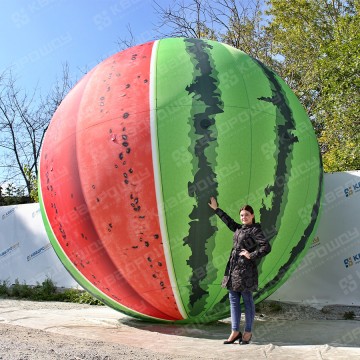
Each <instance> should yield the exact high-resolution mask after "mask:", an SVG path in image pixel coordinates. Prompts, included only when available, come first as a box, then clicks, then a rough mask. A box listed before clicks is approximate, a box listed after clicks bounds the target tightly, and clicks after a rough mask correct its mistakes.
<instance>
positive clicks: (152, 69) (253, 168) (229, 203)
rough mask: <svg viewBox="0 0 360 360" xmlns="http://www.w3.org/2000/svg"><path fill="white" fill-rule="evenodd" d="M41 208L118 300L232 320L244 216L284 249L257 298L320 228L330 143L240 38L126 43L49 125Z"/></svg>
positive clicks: (60, 249) (172, 315) (277, 249)
mask: <svg viewBox="0 0 360 360" xmlns="http://www.w3.org/2000/svg"><path fill="white" fill-rule="evenodd" d="M39 187H40V198H41V200H40V202H41V208H42V215H43V219H44V223H45V226H46V229H47V232H48V235H49V237H50V239H51V242H52V245H53V247H54V249H55V251H56V253H57V255H58V256H59V258H60V260H61V261H62V262H63V264H64V266H65V267H66V268H67V270H68V271H69V272H70V273H71V275H72V276H73V277H74V278H75V279H76V280H77V282H78V283H79V284H80V285H81V286H82V287H84V288H85V289H86V290H88V291H89V292H90V293H92V294H93V295H94V296H96V297H97V298H98V299H100V300H101V301H103V302H104V303H105V304H107V305H108V306H110V307H112V308H114V309H116V310H119V311H122V312H124V313H126V314H128V315H131V316H134V317H137V318H141V319H147V320H160V321H177V322H184V323H185V322H210V321H214V320H216V319H221V318H224V317H227V316H228V315H229V304H228V295H227V291H226V290H225V289H222V288H221V286H220V283H221V279H222V277H223V273H224V268H225V265H226V262H227V259H228V256H229V252H230V250H231V247H232V233H231V232H230V231H229V230H228V229H227V228H226V227H225V226H224V224H223V223H222V222H221V220H219V219H218V218H217V216H216V215H214V212H213V210H212V209H210V207H209V206H208V202H209V198H210V196H215V197H216V198H217V200H218V202H219V205H220V207H221V208H223V209H224V210H225V211H226V212H227V213H228V214H229V215H231V216H232V217H233V218H235V219H236V220H238V219H239V217H238V216H239V215H238V214H239V208H240V206H242V205H244V204H246V203H249V204H250V205H252V206H253V207H254V209H255V211H256V220H257V221H260V222H261V223H262V226H263V229H264V231H265V233H266V235H267V236H268V237H269V239H270V242H271V244H272V252H271V253H270V254H269V255H268V256H266V257H265V258H264V259H263V260H262V262H261V263H259V272H260V278H259V290H258V292H257V293H255V294H254V295H255V299H256V301H257V302H259V301H261V300H263V299H264V298H266V297H267V296H268V295H270V294H271V293H272V292H273V291H275V290H276V288H278V287H279V286H280V285H281V284H282V283H283V282H284V281H285V280H286V278H287V277H288V276H289V275H290V273H291V272H292V270H294V268H295V266H296V264H297V263H299V261H300V260H301V258H302V256H303V255H304V254H305V251H306V249H307V247H308V245H309V244H310V243H311V240H312V239H311V237H312V235H313V234H314V231H315V229H316V224H317V218H318V217H317V215H318V213H319V207H320V197H321V192H322V168H321V161H320V155H319V149H318V145H317V141H316V137H315V135H314V131H313V129H312V126H311V123H310V120H309V118H308V117H307V115H306V113H305V112H304V110H303V108H302V107H301V105H300V103H299V101H298V100H297V99H296V97H295V96H294V94H293V93H292V92H291V91H290V89H289V88H288V86H287V85H286V84H285V83H284V82H283V81H282V80H281V79H280V78H279V77H278V76H277V75H276V74H275V73H274V72H272V71H271V70H269V69H268V68H267V67H265V66H264V65H263V64H262V63H260V62H258V61H256V60H255V59H253V58H251V57H249V56H248V55H246V54H245V53H243V52H241V51H239V50H237V49H234V48H232V47H230V46H227V45H224V44H221V43H217V42H212V41H205V40H199V39H184V38H170V39H164V40H160V41H155V42H149V43H146V44H143V45H139V46H135V47H133V48H130V49H127V50H125V51H122V52H120V53H118V54H115V55H113V56H111V57H110V58H108V59H107V60H105V61H103V62H102V63H100V64H99V65H98V66H96V67H95V68H94V69H93V70H92V71H90V72H89V73H88V74H87V75H86V76H85V77H84V78H83V79H82V80H81V81H80V82H79V83H78V84H77V85H76V86H75V87H74V89H73V90H72V91H71V92H70V93H69V94H68V95H67V97H66V98H65V99H64V101H63V102H62V103H61V105H60V106H59V108H58V110H57V111H56V113H55V115H54V117H53V119H52V121H51V124H50V126H49V128H48V130H47V132H46V136H45V139H44V142H43V148H42V153H41V160H40V186H39Z"/></svg>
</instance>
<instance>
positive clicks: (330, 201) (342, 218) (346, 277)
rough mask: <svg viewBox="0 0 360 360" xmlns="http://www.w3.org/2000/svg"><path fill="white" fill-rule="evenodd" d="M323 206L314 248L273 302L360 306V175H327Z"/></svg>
mask: <svg viewBox="0 0 360 360" xmlns="http://www.w3.org/2000/svg"><path fill="white" fill-rule="evenodd" d="M322 205H323V207H322V214H321V218H320V222H319V227H318V230H317V234H316V236H315V238H314V240H313V244H312V246H311V248H310V249H309V250H308V252H307V254H306V255H305V257H304V258H303V260H302V262H301V263H300V265H299V266H298V268H297V269H296V270H295V272H294V273H293V274H292V275H291V276H290V278H289V279H288V280H287V281H286V283H285V284H283V285H282V286H281V287H280V288H279V289H278V290H277V291H276V292H275V293H273V294H272V295H271V296H270V297H269V299H272V300H281V301H288V302H295V303H305V304H311V305H315V306H316V305H318V306H319V307H321V306H323V305H324V304H329V305H330V304H341V305H360V295H359V294H360V171H349V172H341V173H333V174H325V177H324V196H323V202H322ZM294 216H296V214H294Z"/></svg>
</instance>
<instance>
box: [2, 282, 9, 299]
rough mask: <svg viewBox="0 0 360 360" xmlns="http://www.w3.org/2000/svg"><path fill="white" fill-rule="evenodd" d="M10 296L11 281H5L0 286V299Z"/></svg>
mask: <svg viewBox="0 0 360 360" xmlns="http://www.w3.org/2000/svg"><path fill="white" fill-rule="evenodd" d="M8 295H9V281H7V280H3V282H2V283H1V284H0V297H6V296H8Z"/></svg>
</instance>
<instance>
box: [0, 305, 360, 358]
mask: <svg viewBox="0 0 360 360" xmlns="http://www.w3.org/2000/svg"><path fill="white" fill-rule="evenodd" d="M36 304H37V303H34V302H28V303H27V302H23V303H22V306H23V307H24V308H26V307H27V306H28V307H29V309H34V307H35V308H36ZM78 305H79V304H69V303H43V302H42V303H41V308H42V309H44V307H45V308H48V309H73V308H74V307H76V306H78ZM39 306H40V305H39ZM351 312H352V313H353V314H354V316H355V317H354V319H355V320H359V319H360V307H354V306H335V305H331V306H326V307H324V308H323V309H321V310H319V309H315V308H313V307H310V306H303V305H294V304H286V303H280V302H273V301H272V302H266V301H265V302H263V303H262V304H260V305H259V306H257V315H256V317H257V319H258V320H259V319H261V320H267V319H268V320H272V319H285V320H299V319H301V320H314V319H319V320H341V319H344V314H345V313H351ZM227 321H228V320H227ZM0 337H1V340H0V359H1V360H38V359H41V360H55V359H56V360H58V359H59V360H65V359H66V360H77V359H85V360H115V359H126V360H128V359H148V360H152V359H157V360H166V359H184V357H178V356H176V355H173V354H172V355H167V354H163V353H161V354H159V353H155V352H152V351H149V350H145V349H141V348H139V347H131V346H127V345H123V344H114V343H108V342H102V341H92V340H87V339H80V338H74V337H71V336H66V335H61V334H55V333H51V332H48V331H42V330H36V329H30V328H26V327H22V326H16V325H9V324H6V323H1V322H0ZM188 359H189V358H188ZM192 359H195V358H194V357H192ZM198 359H199V358H198Z"/></svg>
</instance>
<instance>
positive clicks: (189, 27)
mask: <svg viewBox="0 0 360 360" xmlns="http://www.w3.org/2000/svg"><path fill="white" fill-rule="evenodd" d="M210 6H211V5H210V4H209V1H208V0H174V1H173V3H172V4H170V5H168V6H167V7H163V6H161V5H159V4H158V3H157V2H156V1H155V5H154V9H155V11H156V13H157V15H158V18H159V23H158V24H157V29H158V32H159V34H160V36H161V37H165V36H171V37H187V38H198V39H201V38H206V39H212V40H216V32H215V30H214V28H213V24H212V19H211V16H210V12H209V9H210Z"/></svg>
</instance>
